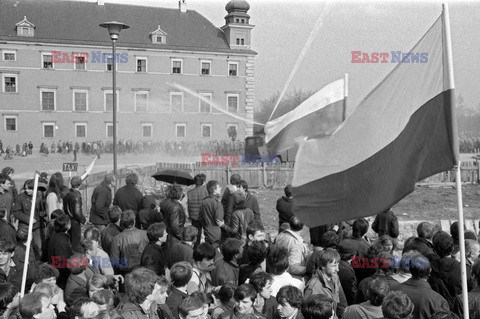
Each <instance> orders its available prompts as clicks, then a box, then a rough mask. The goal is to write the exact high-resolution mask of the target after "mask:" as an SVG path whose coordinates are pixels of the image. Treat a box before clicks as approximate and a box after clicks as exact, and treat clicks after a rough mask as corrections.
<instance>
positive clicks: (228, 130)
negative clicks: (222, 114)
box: [227, 124, 238, 139]
mask: <svg viewBox="0 0 480 319" xmlns="http://www.w3.org/2000/svg"><path fill="white" fill-rule="evenodd" d="M230 130H234V131H235V132H236V133H237V134H238V126H237V124H227V137H228V138H229V139H231V137H230V136H229V135H228V134H229V132H230Z"/></svg>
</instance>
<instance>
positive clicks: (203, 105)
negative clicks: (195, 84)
mask: <svg viewBox="0 0 480 319" xmlns="http://www.w3.org/2000/svg"><path fill="white" fill-rule="evenodd" d="M199 95H200V96H201V97H203V98H205V99H206V100H208V101H210V102H211V101H212V93H199ZM199 100H200V113H212V106H211V104H209V103H207V102H205V101H203V100H202V99H199Z"/></svg>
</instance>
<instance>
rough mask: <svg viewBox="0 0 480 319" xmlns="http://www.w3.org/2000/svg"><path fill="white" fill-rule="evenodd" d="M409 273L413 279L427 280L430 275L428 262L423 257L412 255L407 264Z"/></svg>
mask: <svg viewBox="0 0 480 319" xmlns="http://www.w3.org/2000/svg"><path fill="white" fill-rule="evenodd" d="M409 268H410V273H411V274H412V278H414V279H422V278H428V276H429V275H430V270H431V268H430V261H429V260H428V258H427V257H425V256H424V255H422V254H420V253H418V254H414V255H413V256H412V257H411V259H410V263H409Z"/></svg>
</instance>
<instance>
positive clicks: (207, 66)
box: [200, 61, 212, 75]
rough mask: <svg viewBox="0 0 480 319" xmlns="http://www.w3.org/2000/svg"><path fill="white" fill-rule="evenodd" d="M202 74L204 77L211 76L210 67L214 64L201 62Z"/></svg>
mask: <svg viewBox="0 0 480 319" xmlns="http://www.w3.org/2000/svg"><path fill="white" fill-rule="evenodd" d="M200 64H201V68H202V69H201V74H202V75H210V67H211V65H212V62H210V61H201V62H200Z"/></svg>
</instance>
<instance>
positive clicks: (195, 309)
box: [175, 297, 205, 319]
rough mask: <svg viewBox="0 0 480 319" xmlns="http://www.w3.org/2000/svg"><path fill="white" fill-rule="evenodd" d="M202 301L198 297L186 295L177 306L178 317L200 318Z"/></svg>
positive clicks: (201, 315) (202, 309) (202, 313)
mask: <svg viewBox="0 0 480 319" xmlns="http://www.w3.org/2000/svg"><path fill="white" fill-rule="evenodd" d="M204 312H205V310H204V307H203V301H202V300H201V299H200V298H198V297H188V298H185V299H183V300H182V302H181V303H180V305H179V306H178V317H175V318H180V319H202V318H204Z"/></svg>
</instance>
